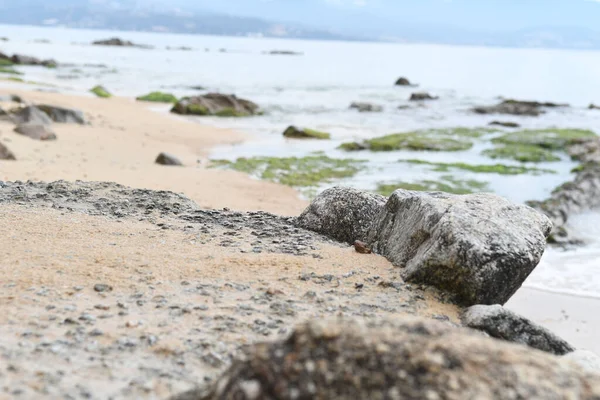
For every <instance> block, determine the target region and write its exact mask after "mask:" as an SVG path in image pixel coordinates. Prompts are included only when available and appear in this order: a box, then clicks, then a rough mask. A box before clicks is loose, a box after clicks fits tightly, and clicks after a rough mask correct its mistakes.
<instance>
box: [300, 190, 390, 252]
mask: <svg viewBox="0 0 600 400" xmlns="http://www.w3.org/2000/svg"><path fill="white" fill-rule="evenodd" d="M385 203H386V198H385V197H383V196H380V195H377V194H373V193H369V192H364V191H360V190H356V189H351V188H342V187H334V188H331V189H327V190H325V191H324V192H323V193H321V194H319V195H318V196H317V197H316V198H315V199H314V200H313V201H312V203H311V204H310V205H309V206H308V208H307V209H306V210H304V212H303V213H302V214H301V215H300V216H299V217H298V219H297V221H296V223H297V225H298V226H300V227H302V228H304V229H308V230H310V231H313V232H318V233H321V234H323V235H325V236H328V237H330V238H332V239H335V240H338V241H340V242H345V243H348V244H353V243H354V242H355V241H356V240H360V241H362V242H365V241H366V239H367V234H368V232H369V229H370V227H371V224H372V223H373V221H374V220H375V218H376V217H377V216H378V215H379V213H380V212H381V211H382V210H383V207H384V206H385Z"/></svg>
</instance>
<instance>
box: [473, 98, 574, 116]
mask: <svg viewBox="0 0 600 400" xmlns="http://www.w3.org/2000/svg"><path fill="white" fill-rule="evenodd" d="M568 106H569V105H568V104H557V103H549V102H546V103H540V102H538V101H521V100H510V99H509V100H504V101H502V102H501V103H499V104H497V105H495V106H481V107H475V108H473V112H475V113H477V114H510V115H522V116H530V117H537V116H539V115H541V114H544V113H545V112H546V110H545V109H544V108H556V107H568Z"/></svg>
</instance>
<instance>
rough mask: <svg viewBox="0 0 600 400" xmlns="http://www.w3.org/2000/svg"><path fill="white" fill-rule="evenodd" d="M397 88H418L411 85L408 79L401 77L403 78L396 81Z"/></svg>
mask: <svg viewBox="0 0 600 400" xmlns="http://www.w3.org/2000/svg"><path fill="white" fill-rule="evenodd" d="M396 86H416V85H413V84H412V83H410V81H409V80H408V79H407V78H405V77H401V78H398V80H397V81H396Z"/></svg>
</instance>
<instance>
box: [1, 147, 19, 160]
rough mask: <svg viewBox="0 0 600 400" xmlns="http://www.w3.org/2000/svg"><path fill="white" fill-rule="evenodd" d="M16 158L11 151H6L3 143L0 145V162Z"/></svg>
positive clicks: (6, 148)
mask: <svg viewBox="0 0 600 400" xmlns="http://www.w3.org/2000/svg"><path fill="white" fill-rule="evenodd" d="M16 159H17V158H16V157H15V155H14V154H13V152H12V151H10V150H9V149H8V147H6V146H5V145H4V144H3V143H0V160H16Z"/></svg>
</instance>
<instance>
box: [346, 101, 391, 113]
mask: <svg viewBox="0 0 600 400" xmlns="http://www.w3.org/2000/svg"><path fill="white" fill-rule="evenodd" d="M350 108H351V109H353V110H358V112H381V111H383V107H382V106H380V105H378V104H373V103H365V102H354V103H352V104H350Z"/></svg>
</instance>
